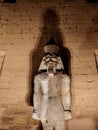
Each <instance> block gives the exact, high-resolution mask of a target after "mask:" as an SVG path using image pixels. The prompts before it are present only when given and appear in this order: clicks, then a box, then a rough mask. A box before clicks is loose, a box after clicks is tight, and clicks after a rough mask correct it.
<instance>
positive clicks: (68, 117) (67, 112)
mask: <svg viewBox="0 0 98 130" xmlns="http://www.w3.org/2000/svg"><path fill="white" fill-rule="evenodd" d="M64 116H65V120H69V119H71V118H72V113H71V111H65V112H64Z"/></svg>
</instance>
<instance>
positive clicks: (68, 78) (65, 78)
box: [62, 74, 70, 81]
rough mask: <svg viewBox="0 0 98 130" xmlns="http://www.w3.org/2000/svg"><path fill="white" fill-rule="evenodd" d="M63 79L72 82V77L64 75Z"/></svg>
mask: <svg viewBox="0 0 98 130" xmlns="http://www.w3.org/2000/svg"><path fill="white" fill-rule="evenodd" d="M62 78H63V79H64V80H66V81H70V77H69V76H68V75H67V74H62Z"/></svg>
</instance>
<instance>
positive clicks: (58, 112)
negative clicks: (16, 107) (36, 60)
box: [32, 39, 72, 130]
mask: <svg viewBox="0 0 98 130" xmlns="http://www.w3.org/2000/svg"><path fill="white" fill-rule="evenodd" d="M58 50H59V47H58V46H57V45H56V44H55V41H54V40H53V39H51V40H50V41H49V42H48V43H47V44H46V45H45V46H44V52H45V55H44V57H43V59H42V62H41V64H40V67H39V73H38V74H37V75H36V76H35V78H34V97H33V101H34V108H33V113H32V118H34V119H37V120H41V122H42V126H43V130H65V129H66V128H65V120H68V119H71V118H72V114H71V96H70V77H69V76H68V75H66V74H64V73H63V70H64V67H63V63H62V60H61V58H60V57H59V56H58Z"/></svg>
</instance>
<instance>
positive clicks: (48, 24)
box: [26, 9, 71, 106]
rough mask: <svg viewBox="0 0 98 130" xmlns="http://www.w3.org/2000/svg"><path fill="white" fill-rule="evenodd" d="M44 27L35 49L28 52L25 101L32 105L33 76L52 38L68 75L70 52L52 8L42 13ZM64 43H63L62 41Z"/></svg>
mask: <svg viewBox="0 0 98 130" xmlns="http://www.w3.org/2000/svg"><path fill="white" fill-rule="evenodd" d="M43 23H44V27H43V28H42V35H41V36H40V40H39V42H38V43H37V47H36V49H33V50H31V52H30V75H29V88H28V93H27V95H26V102H27V103H28V104H29V105H32V106H33V92H34V77H35V75H36V74H37V73H38V69H39V66H40V63H41V60H42V58H43V56H44V50H43V48H44V46H45V44H46V43H47V42H48V41H49V40H50V38H51V37H53V38H54V40H55V42H56V44H57V45H58V46H59V47H60V50H59V55H60V56H61V59H62V61H63V64H64V69H65V70H64V73H66V74H68V75H70V74H71V72H70V52H69V50H68V49H67V48H65V47H64V46H63V38H62V36H61V33H60V30H59V28H58V23H59V17H58V16H57V12H56V11H55V10H53V9H47V10H46V11H45V12H44V14H43ZM64 45H65V43H64Z"/></svg>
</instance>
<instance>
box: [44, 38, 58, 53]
mask: <svg viewBox="0 0 98 130" xmlns="http://www.w3.org/2000/svg"><path fill="white" fill-rule="evenodd" d="M58 51H59V46H57V45H56V43H55V41H54V39H53V38H51V39H50V40H49V41H48V42H47V44H46V45H45V46H44V52H45V53H55V54H57V53H58Z"/></svg>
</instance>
